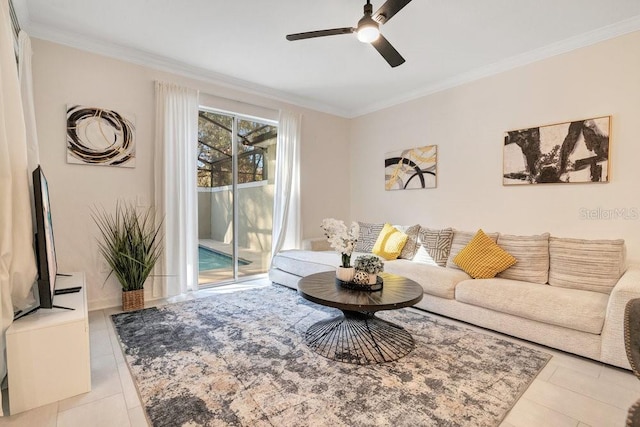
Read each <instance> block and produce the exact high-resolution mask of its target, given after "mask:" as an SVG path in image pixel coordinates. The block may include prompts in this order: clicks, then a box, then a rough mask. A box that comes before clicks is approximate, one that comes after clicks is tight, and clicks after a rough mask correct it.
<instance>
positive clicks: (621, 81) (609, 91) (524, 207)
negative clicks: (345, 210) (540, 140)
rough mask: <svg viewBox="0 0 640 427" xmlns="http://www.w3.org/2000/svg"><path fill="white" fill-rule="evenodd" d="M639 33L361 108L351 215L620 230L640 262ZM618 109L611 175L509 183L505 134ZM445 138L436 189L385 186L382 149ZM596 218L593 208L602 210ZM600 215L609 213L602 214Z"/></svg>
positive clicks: (461, 224) (586, 232)
mask: <svg viewBox="0 0 640 427" xmlns="http://www.w3.org/2000/svg"><path fill="white" fill-rule="evenodd" d="M639 76H640V32H637V33H633V34H630V35H627V36H624V37H620V38H617V39H613V40H609V41H607V42H603V43H599V44H597V45H594V46H591V47H587V48H583V49H580V50H576V51H573V52H570V53H567V54H564V55H561V56H557V57H553V58H550V59H547V60H543V61H539V62H536V63H534V64H531V65H528V66H524V67H521V68H517V69H514V70H512V71H509V72H505V73H502V74H499V75H495V76H492V77H488V78H484V79H482V80H478V81H476V82H473V83H469V84H466V85H463V86H460V87H457V88H453V89H450V90H446V91H443V92H439V93H436V94H433V95H430V96H426V97H424V98H420V99H418V100H415V101H412V102H407V103H405V104H402V105H399V106H396V107H393V108H388V109H385V110H383V111H378V112H375V113H372V114H368V115H365V116H362V117H359V118H357V119H355V120H353V121H352V128H351V147H350V149H351V174H352V179H351V201H352V202H351V214H352V216H353V217H354V218H357V219H361V220H368V221H391V222H395V223H403V224H412V223H420V224H423V225H427V226H433V227H444V226H453V227H455V228H458V229H465V230H476V229H478V228H483V229H485V230H486V231H501V232H506V233H514V234H533V233H541V232H545V231H549V232H551V233H552V235H556V236H566V237H584V238H625V240H626V243H627V249H628V254H629V258H630V260H633V261H636V262H637V261H640V218H638V215H635V217H634V218H633V219H622V218H617V219H604V218H602V219H592V220H587V219H583V215H581V209H592V210H596V211H597V210H598V209H602V210H605V211H606V210H612V209H626V210H627V212H630V210H631V209H638V210H639V211H640V190H639V188H640V167H639V166H638V159H640V125H639V120H638V119H639V118H640V78H639ZM603 115H611V116H612V135H611V153H610V161H611V163H610V164H611V182H610V183H608V184H573V185H559V184H555V185H553V184H551V185H535V186H534V185H531V186H507V187H505V186H503V185H502V176H501V175H502V142H503V132H504V131H506V130H512V129H521V128H527V127H532V126H538V125H545V124H552V123H557V122H564V121H570V120H577V119H584V118H590V117H598V116H603ZM429 144H437V145H438V187H437V188H436V189H429V190H412V191H390V192H385V191H384V172H383V165H384V163H383V160H384V154H385V153H386V152H388V151H394V150H399V149H403V148H410V147H417V146H422V145H429ZM595 216H598V215H597V213H596V214H595ZM600 216H604V214H603V215H600Z"/></svg>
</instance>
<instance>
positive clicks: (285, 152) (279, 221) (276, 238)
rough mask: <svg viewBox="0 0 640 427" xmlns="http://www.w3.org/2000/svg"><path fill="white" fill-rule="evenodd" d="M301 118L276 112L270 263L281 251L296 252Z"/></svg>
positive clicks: (298, 216)
mask: <svg viewBox="0 0 640 427" xmlns="http://www.w3.org/2000/svg"><path fill="white" fill-rule="evenodd" d="M301 122H302V117H301V115H300V114H294V113H292V112H290V111H280V118H279V120H278V145H277V149H276V177H275V195H274V203H273V239H272V245H271V254H272V259H273V256H275V255H276V254H277V253H278V252H280V251H281V250H284V249H293V248H300V245H301V229H302V222H301V218H300V132H301Z"/></svg>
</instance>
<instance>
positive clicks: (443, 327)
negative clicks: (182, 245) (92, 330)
mask: <svg viewBox="0 0 640 427" xmlns="http://www.w3.org/2000/svg"><path fill="white" fill-rule="evenodd" d="M335 314H337V311H335V310H333V309H329V308H325V307H321V306H319V305H316V304H313V303H311V302H308V301H306V300H304V299H302V298H300V297H299V296H298V295H297V294H296V292H295V291H293V290H291V289H289V288H284V287H281V286H275V285H274V286H269V287H265V288H258V289H254V290H248V291H239V292H233V293H228V294H219V295H215V296H211V297H207V298H202V299H197V300H194V301H188V302H183V303H178V304H171V305H167V306H164V307H161V308H149V309H145V310H140V311H137V312H130V313H122V314H117V315H114V316H113V321H114V323H115V326H116V330H117V333H118V335H119V337H120V340H121V343H122V347H123V349H124V352H125V358H126V360H127V363H128V364H129V367H130V369H131V372H132V374H133V378H134V381H135V382H136V385H137V387H138V391H139V393H140V396H141V399H142V402H143V406H144V407H145V409H146V411H147V415H148V418H149V420H150V422H151V423H152V425H153V426H156V427H159V426H314V427H320V426H349V427H352V426H391V425H393V426H413V427H416V426H439V427H440V426H474V427H479V426H497V425H499V424H500V421H501V420H502V419H503V418H504V416H505V415H506V413H507V412H508V411H509V409H510V408H511V407H512V406H513V405H514V403H515V402H516V400H517V399H518V397H519V396H520V395H521V394H522V393H523V392H524V391H525V390H526V388H527V387H528V385H529V384H530V383H531V381H533V379H534V378H535V377H536V375H537V374H538V372H539V371H540V370H541V369H542V368H543V367H544V365H545V364H546V363H547V361H548V360H549V359H550V356H549V355H548V354H545V353H542V352H539V351H536V350H532V349H529V348H526V347H523V346H521V345H518V344H514V343H511V342H509V341H505V340H502V339H498V338H494V337H491V336H489V335H484V334H481V333H478V332H475V331H472V330H470V329H467V328H463V327H458V326H452V325H449V324H447V323H445V322H443V321H440V320H437V319H434V318H432V317H430V316H428V315H426V314H422V313H418V312H416V311H414V310H411V309H402V310H396V311H387V312H381V313H378V315H379V316H380V317H381V318H384V319H386V320H389V321H393V322H395V323H398V324H400V325H402V326H404V327H405V328H406V329H407V330H408V331H409V332H410V333H411V334H412V335H413V337H414V339H415V341H416V348H415V350H413V351H412V352H411V353H410V354H409V355H408V356H406V357H404V358H402V359H400V360H398V361H396V362H390V363H383V364H378V365H368V366H360V365H352V364H347V363H341V362H335V361H332V360H329V359H325V358H323V357H322V356H319V355H317V354H315V353H313V352H312V351H310V350H309V349H308V348H307V346H306V344H305V343H304V341H303V337H304V332H305V331H306V329H307V328H308V327H309V326H310V325H311V324H313V323H315V322H316V321H318V320H321V319H324V318H326V317H328V316H330V315H335Z"/></svg>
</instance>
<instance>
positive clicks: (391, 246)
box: [371, 224, 409, 261]
mask: <svg viewBox="0 0 640 427" xmlns="http://www.w3.org/2000/svg"><path fill="white" fill-rule="evenodd" d="M408 237H409V236H407V235H406V234H405V233H403V232H402V231H400V230H398V229H397V228H395V227H394V226H392V225H391V224H385V225H384V227H382V231H381V232H380V235H379V236H378V239H377V240H376V244H375V245H373V249H372V251H371V252H373V253H374V254H375V255H378V256H379V257H382V258H384V259H385V260H387V261H389V260H393V259H396V258H398V256H399V255H400V252H402V248H403V247H404V245H405V243H407V238H408Z"/></svg>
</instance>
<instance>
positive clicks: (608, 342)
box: [600, 266, 640, 369]
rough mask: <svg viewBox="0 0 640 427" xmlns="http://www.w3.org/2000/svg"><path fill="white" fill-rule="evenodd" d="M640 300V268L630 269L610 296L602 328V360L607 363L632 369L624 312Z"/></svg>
mask: <svg viewBox="0 0 640 427" xmlns="http://www.w3.org/2000/svg"><path fill="white" fill-rule="evenodd" d="M634 298H640V267H638V266H633V267H629V269H627V271H626V272H625V273H624V274H623V275H622V277H621V278H620V280H618V283H616V285H615V286H614V288H613V290H612V291H611V295H610V296H609V303H608V304H607V313H606V316H605V319H604V327H603V328H602V348H601V359H600V360H602V361H603V362H605V363H610V364H612V365H616V366H620V367H624V368H626V369H631V365H630V364H629V361H628V360H627V352H626V350H625V346H624V310H625V307H626V305H627V302H629V301H630V300H632V299H634Z"/></svg>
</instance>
